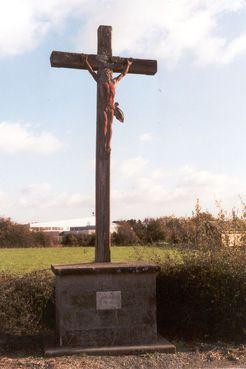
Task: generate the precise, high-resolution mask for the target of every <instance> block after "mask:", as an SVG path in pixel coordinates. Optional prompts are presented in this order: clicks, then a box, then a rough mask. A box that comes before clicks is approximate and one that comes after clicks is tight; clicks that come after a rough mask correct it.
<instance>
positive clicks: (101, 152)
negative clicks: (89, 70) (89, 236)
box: [95, 26, 112, 263]
mask: <svg viewBox="0 0 246 369" xmlns="http://www.w3.org/2000/svg"><path fill="white" fill-rule="evenodd" d="M97 39H98V44H97V52H98V54H101V55H105V56H110V55H111V54H112V47H111V43H112V42H111V41H112V28H111V27H109V26H108V27H107V26H100V27H99V28H98V33H97ZM101 99H102V96H101V94H100V93H99V87H97V139H96V250H95V261H96V262H99V263H100V262H101V263H102V262H110V261H111V260H110V246H111V237H110V152H108V151H106V150H105V136H104V131H103V129H104V114H103V102H102V101H101Z"/></svg>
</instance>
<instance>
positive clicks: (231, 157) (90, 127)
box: [0, 0, 246, 222]
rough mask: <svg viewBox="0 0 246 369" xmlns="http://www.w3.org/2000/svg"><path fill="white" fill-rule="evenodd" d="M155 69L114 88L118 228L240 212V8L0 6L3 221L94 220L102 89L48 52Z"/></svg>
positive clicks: (63, 1) (212, 1)
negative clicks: (101, 43)
mask: <svg viewBox="0 0 246 369" xmlns="http://www.w3.org/2000/svg"><path fill="white" fill-rule="evenodd" d="M100 24H103V25H111V26H112V27H113V54H114V55H118V56H124V57H133V58H146V59H156V60H157V61H158V72H157V74H156V75H155V76H144V75H132V74H131V75H128V76H126V77H125V79H123V80H122V81H121V82H120V84H119V85H118V87H117V98H116V101H118V102H119V103H120V107H121V108H122V109H123V111H124V114H125V122H124V123H123V124H120V123H118V122H117V121H114V123H113V139H112V165H111V166H112V169H111V214H112V220H117V219H126V218H145V217H157V216H165V215H178V216H189V215H191V213H192V210H193V209H194V205H195V202H196V199H197V198H199V199H200V203H201V206H202V208H203V209H204V210H208V211H210V212H213V213H216V212H217V211H218V206H222V207H223V208H224V209H227V210H228V211H229V210H230V209H232V208H236V209H238V208H239V207H240V206H241V202H242V201H246V173H245V161H246V63H245V57H246V1H245V0H233V1H232V0H153V1H151V2H150V1H149V0H141V1H140V0H1V2H0V86H1V87H0V107H1V108H0V216H6V217H11V218H12V219H13V220H15V221H18V222H33V221H49V220H59V219H66V218H78V217H87V216H91V214H92V212H93V211H94V206H95V201H94V193H95V132H96V84H95V82H94V81H93V79H92V78H91V76H90V75H89V73H88V72H87V71H83V70H74V69H63V68H61V69H60V68H51V66H50V62H49V57H50V53H51V51H52V50H59V51H69V52H82V53H96V45H97V39H96V37H97V28H98V26H99V25H100Z"/></svg>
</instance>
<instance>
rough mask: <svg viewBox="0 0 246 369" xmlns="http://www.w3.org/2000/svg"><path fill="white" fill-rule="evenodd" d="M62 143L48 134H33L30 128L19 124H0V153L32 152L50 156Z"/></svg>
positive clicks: (43, 132)
mask: <svg viewBox="0 0 246 369" xmlns="http://www.w3.org/2000/svg"><path fill="white" fill-rule="evenodd" d="M61 147H62V143H61V142H60V141H59V140H58V139H57V138H56V137H54V136H53V134H52V133H50V132H45V131H42V132H35V131H34V128H33V127H31V126H27V125H23V124H20V123H9V122H1V123H0V151H2V152H5V153H9V154H14V153H18V152H32V153H36V154H44V155H48V154H52V153H53V152H56V151H58V150H60V149H61Z"/></svg>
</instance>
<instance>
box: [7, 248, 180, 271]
mask: <svg viewBox="0 0 246 369" xmlns="http://www.w3.org/2000/svg"><path fill="white" fill-rule="evenodd" d="M111 255H112V261H113V262H118V261H134V260H135V261H136V260H145V261H155V260H163V259H165V258H172V259H176V260H177V259H178V260H180V261H181V260H182V256H181V254H180V253H179V252H178V251H176V250H173V249H167V248H165V249H164V248H161V247H153V246H152V247H148V246H137V247H133V246H128V247H112V248H111ZM93 260H94V248H93V247H63V248H23V249H20V248H18V249H14V248H13V249H0V273H6V274H24V273H27V272H30V271H33V270H41V269H50V265H51V264H69V263H85V262H91V261H93Z"/></svg>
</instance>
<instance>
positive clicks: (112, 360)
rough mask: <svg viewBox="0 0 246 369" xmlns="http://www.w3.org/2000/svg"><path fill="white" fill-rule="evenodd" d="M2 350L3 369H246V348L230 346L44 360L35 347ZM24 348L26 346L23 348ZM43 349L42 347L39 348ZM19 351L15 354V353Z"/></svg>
mask: <svg viewBox="0 0 246 369" xmlns="http://www.w3.org/2000/svg"><path fill="white" fill-rule="evenodd" d="M14 346H15V347H13V346H12V347H11V351H10V347H8V349H7V350H6V348H5V350H4V351H3V350H2V352H1V351H0V368H4V369H12V368H13V369H15V368H20V369H29V368H30V369H75V368H80V369H126V368H127V369H128V368H130V369H157V368H158V369H159V368H161V369H182V368H196V369H199V368H213V369H215V368H235V369H236V368H237V369H239V368H240V369H241V368H243V369H246V347H245V346H243V345H241V346H237V347H235V346H229V345H222V344H216V345H205V344H196V345H189V346H187V345H186V346H184V345H179V344H178V345H177V353H176V354H149V355H139V356H135V355H129V356H115V357H113V356H97V357H96V356H78V355H76V356H70V357H59V358H44V357H43V356H42V352H41V351H40V350H39V349H37V347H36V349H35V347H34V346H35V345H34V346H32V347H31V346H29V347H27V346H26V345H25V350H23V348H22V349H20V348H19V347H18V345H17V346H16V345H14ZM22 347H23V346H22ZM38 347H40V345H38ZM15 349H16V351H15V352H14V350H15Z"/></svg>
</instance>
